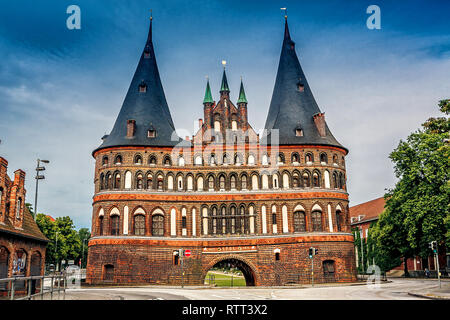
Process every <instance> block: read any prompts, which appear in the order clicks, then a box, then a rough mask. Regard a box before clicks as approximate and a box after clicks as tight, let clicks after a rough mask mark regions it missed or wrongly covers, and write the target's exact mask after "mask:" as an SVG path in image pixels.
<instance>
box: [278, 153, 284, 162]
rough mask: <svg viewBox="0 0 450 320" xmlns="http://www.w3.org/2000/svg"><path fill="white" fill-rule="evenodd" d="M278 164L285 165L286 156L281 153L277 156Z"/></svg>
mask: <svg viewBox="0 0 450 320" xmlns="http://www.w3.org/2000/svg"><path fill="white" fill-rule="evenodd" d="M277 163H278V164H283V163H284V154H282V153H279V154H278V155H277Z"/></svg>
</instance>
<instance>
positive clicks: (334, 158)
mask: <svg viewBox="0 0 450 320" xmlns="http://www.w3.org/2000/svg"><path fill="white" fill-rule="evenodd" d="M333 164H335V165H337V164H338V156H337V155H333Z"/></svg>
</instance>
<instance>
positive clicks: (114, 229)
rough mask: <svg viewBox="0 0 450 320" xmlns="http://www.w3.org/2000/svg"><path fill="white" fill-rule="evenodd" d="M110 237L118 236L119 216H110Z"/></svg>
mask: <svg viewBox="0 0 450 320" xmlns="http://www.w3.org/2000/svg"><path fill="white" fill-rule="evenodd" d="M111 235H112V236H118V235H119V216H118V215H113V216H111Z"/></svg>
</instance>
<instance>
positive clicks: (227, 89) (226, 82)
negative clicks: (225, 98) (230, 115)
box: [220, 69, 230, 92]
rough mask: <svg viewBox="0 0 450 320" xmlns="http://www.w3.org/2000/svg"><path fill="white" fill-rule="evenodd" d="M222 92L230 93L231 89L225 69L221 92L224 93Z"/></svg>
mask: <svg viewBox="0 0 450 320" xmlns="http://www.w3.org/2000/svg"><path fill="white" fill-rule="evenodd" d="M222 91H228V92H230V89H229V88H228V81H227V75H226V74H225V69H223V76H222V85H221V86H220V92H222Z"/></svg>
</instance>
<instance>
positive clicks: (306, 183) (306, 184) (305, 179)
mask: <svg viewBox="0 0 450 320" xmlns="http://www.w3.org/2000/svg"><path fill="white" fill-rule="evenodd" d="M303 187H308V188H309V187H311V180H310V179H309V173H307V172H304V173H303Z"/></svg>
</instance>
